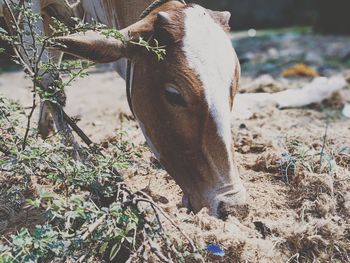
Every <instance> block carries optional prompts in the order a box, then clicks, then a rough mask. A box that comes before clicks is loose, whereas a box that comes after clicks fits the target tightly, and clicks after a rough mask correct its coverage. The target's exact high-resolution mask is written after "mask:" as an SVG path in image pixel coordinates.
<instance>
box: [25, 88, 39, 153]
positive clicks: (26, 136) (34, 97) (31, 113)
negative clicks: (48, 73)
mask: <svg viewBox="0 0 350 263" xmlns="http://www.w3.org/2000/svg"><path fill="white" fill-rule="evenodd" d="M34 90H35V83H34ZM31 108H32V109H31V111H30V113H29V115H28V117H27V127H26V132H25V134H24V139H23V144H22V150H23V151H24V150H25V148H26V145H27V139H28V135H29V129H30V123H31V120H32V117H33V113H34V111H35V108H36V92H35V91H34V93H33V105H32V107H31Z"/></svg>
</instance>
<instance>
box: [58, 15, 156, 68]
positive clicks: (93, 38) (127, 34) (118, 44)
mask: <svg viewBox="0 0 350 263" xmlns="http://www.w3.org/2000/svg"><path fill="white" fill-rule="evenodd" d="M153 22H154V19H152V18H145V19H143V20H140V21H138V22H136V23H135V24H132V25H130V26H129V27H126V28H124V29H122V30H120V31H119V34H118V37H117V38H115V37H114V36H107V35H108V34H103V33H101V32H96V31H91V30H90V31H87V32H84V33H76V34H72V35H68V36H63V37H58V38H55V41H54V43H55V44H54V45H53V48H56V49H59V50H61V51H63V52H65V53H68V54H71V55H73V56H77V57H80V58H83V59H88V60H91V61H93V62H96V63H109V62H114V61H117V60H118V59H120V58H122V57H127V58H130V57H132V56H133V55H134V53H135V52H134V50H135V49H134V48H133V47H135V45H130V43H131V42H138V40H139V39H140V37H144V38H145V37H147V36H148V35H150V34H151V33H152V32H153ZM112 35H114V34H112Z"/></svg>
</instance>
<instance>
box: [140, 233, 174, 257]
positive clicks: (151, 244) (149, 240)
mask: <svg viewBox="0 0 350 263" xmlns="http://www.w3.org/2000/svg"><path fill="white" fill-rule="evenodd" d="M146 238H147V242H148V245H149V246H150V248H151V251H152V252H153V253H154V254H155V255H156V256H157V258H158V259H159V260H160V261H161V262H164V263H173V261H172V260H171V259H168V258H167V257H166V256H164V255H163V253H162V252H161V251H159V249H158V248H157V246H156V245H155V243H154V242H153V241H152V240H151V239H150V238H149V237H148V235H146Z"/></svg>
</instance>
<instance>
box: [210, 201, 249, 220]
mask: <svg viewBox="0 0 350 263" xmlns="http://www.w3.org/2000/svg"><path fill="white" fill-rule="evenodd" d="M248 214H249V208H248V205H232V204H230V203H227V202H224V201H220V202H219V204H218V208H217V215H218V217H219V219H221V220H223V221H226V220H227V219H228V217H229V216H234V217H237V218H239V219H243V218H246V217H247V216H248Z"/></svg>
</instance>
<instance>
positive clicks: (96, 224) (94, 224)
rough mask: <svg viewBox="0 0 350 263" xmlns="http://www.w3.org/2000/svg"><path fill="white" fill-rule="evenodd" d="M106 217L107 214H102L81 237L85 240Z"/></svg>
mask: <svg viewBox="0 0 350 263" xmlns="http://www.w3.org/2000/svg"><path fill="white" fill-rule="evenodd" d="M105 219H106V215H103V216H101V217H100V218H99V219H98V220H97V221H96V222H94V223H93V224H91V225H90V226H89V227H88V229H87V230H86V232H85V233H84V234H83V235H82V236H81V239H82V240H83V241H85V240H86V239H87V238H88V237H89V236H90V235H91V234H92V233H93V232H94V231H95V230H96V228H98V227H99V226H100V225H101V224H102V223H103V222H104V220H105Z"/></svg>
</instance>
